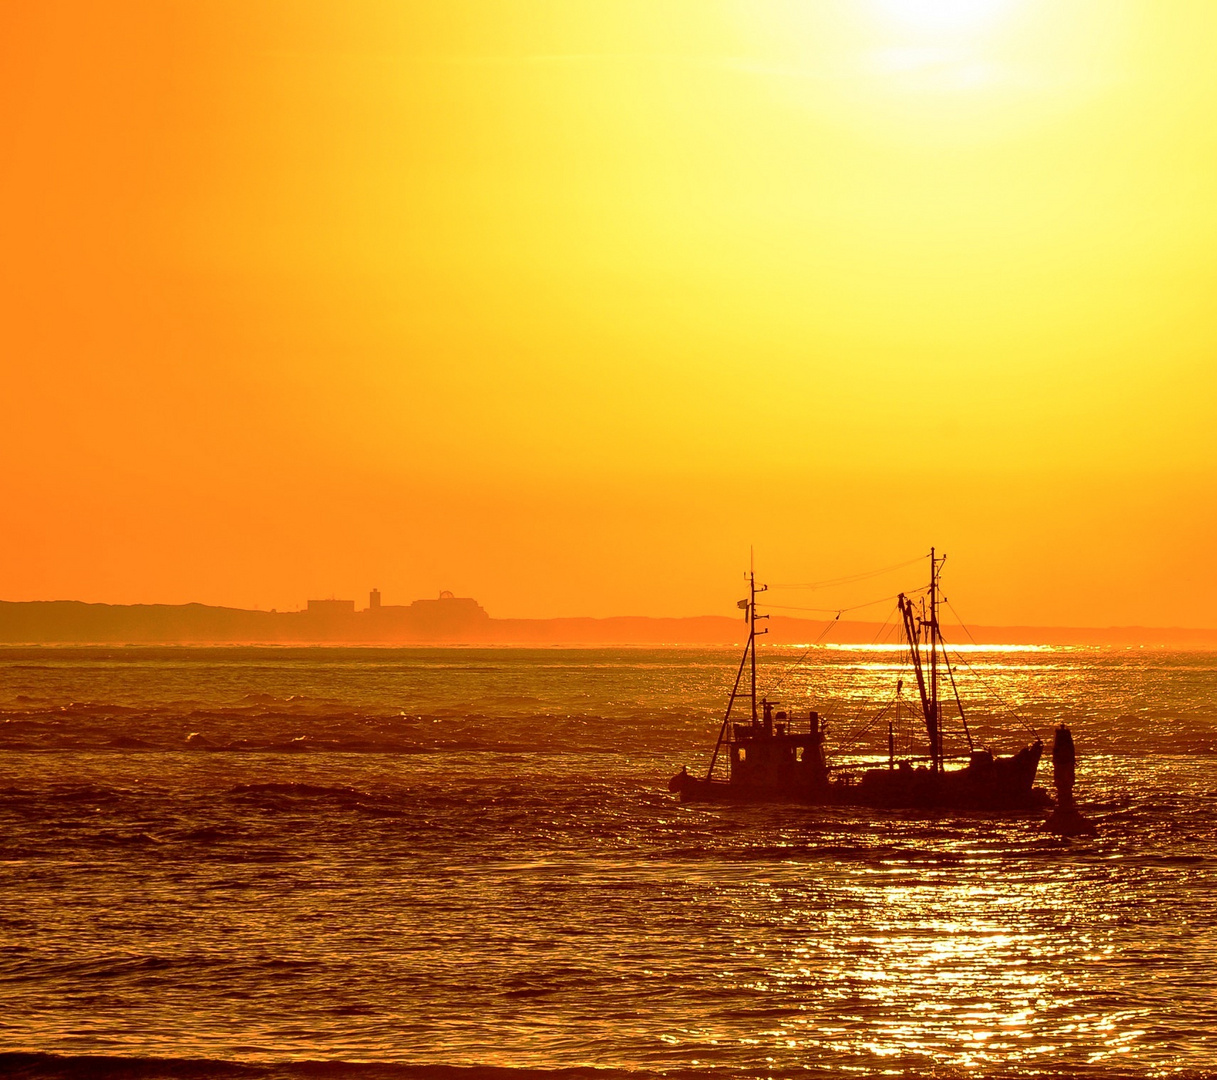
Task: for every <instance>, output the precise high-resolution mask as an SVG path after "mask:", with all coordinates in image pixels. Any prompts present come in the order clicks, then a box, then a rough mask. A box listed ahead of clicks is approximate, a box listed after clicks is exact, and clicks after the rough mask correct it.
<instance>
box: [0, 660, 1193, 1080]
mask: <svg viewBox="0 0 1217 1080" xmlns="http://www.w3.org/2000/svg"><path fill="white" fill-rule="evenodd" d="M762 652H763V654H764V653H766V650H762ZM798 655H799V652H798V650H785V649H775V650H768V651H767V654H766V655H763V656H762V684H763V686H764V687H772V686H773V685H774V684H775V683H777V682H779V681H780V682H781V683H782V689H781V694H780V696H781V698H782V700H783V702H785V703H787V704H788V705H790V706H791V708H792V709H793V710H796V711H798V710H805V709H808V708H818V709H820V710H821V711H822V712H823V713H825V714H826V715H827V717H828V721H829V743H830V748H833V747H835V746H839V745H842V744H847V743H850V744H853V745H854V746H855V747H856V748H857V749H858V750H860V751H863V752H871V753H879V752H881V751H882V750H883V748H884V746H885V742H886V731H885V730H884V729H881V728H880V727H879V726H878V725H874V724H870V717H871V716H872V715H873V713H874V711H875V709H876V708H878V707H879V706H881V705H882V704H884V703H885V702H886V701H887V700H889V699H890V697H891V694H892V692H893V690H894V685H893V684H894V679H895V674H894V662H895V657H894V656H892V655H885V654H880V653H876V652H874V651H866V650H848V649H841V650H816V651H814V652H813V654H812V655H811V656H810V658H809V659H808V660H807V662H806V663H804V664H802V665H800V666H797V667H796V666H795V664H794V660H795V659H796V658H797V656H798ZM966 659H967V663H968V666H970V667H971V668H972V669H973V674H975V675H977V676H978V677H979V679H980V681H981V698H982V699H983V700H978V701H976V702H975V704H974V706H973V708H972V711H971V714H970V720H971V722H972V723H973V724H974V730H975V729H979V730H980V731H981V732H982V733H983V734H984V737H985V739H986V741H988V742H989V744H990V745H991V746H993V748H994V749H997V750H1000V751H1003V752H1008V751H1009V750H1011V749H1013V748H1015V747H1016V746H1017V745H1021V744H1022V742H1023V741H1025V740H1026V739H1029V738H1030V737H1031V736H1030V734H1029V731H1028V728H1034V729H1037V730H1038V731H1039V732H1040V733H1041V734H1043V735H1044V736H1045V738H1047V737H1048V736H1049V734H1050V731H1051V729H1052V727H1053V726H1054V725H1055V723H1057V722H1058V721H1060V720H1064V721H1066V722H1068V723H1069V724H1070V726H1071V727H1072V729H1073V731H1074V734H1075V738H1076V740H1077V744H1078V749H1079V755H1080V760H1079V788H1078V797H1079V800H1080V802H1081V803H1082V805H1083V808H1084V809H1085V810H1086V812H1087V813H1088V814H1090V815H1091V817H1092V818H1093V819H1094V820H1095V821H1096V823H1097V824H1098V826H1099V829H1100V832H1099V835H1098V836H1097V837H1096V838H1094V839H1080V840H1069V841H1062V840H1058V839H1054V838H1052V837H1050V836H1048V835H1045V834H1044V833H1042V832H1041V831H1040V830H1039V820H1038V819H1035V818H1031V819H1026V818H1014V819H993V818H986V817H983V816H982V817H963V816H955V815H944V816H940V817H935V818H929V819H925V818H917V817H914V816H910V815H903V814H882V813H874V812H866V811H861V810H825V809H812V808H798V807H708V808H707V807H701V806H682V805H680V804H678V803H677V802H675V801H674V798H673V797H672V796H671V795H669V794H668V792H667V787H666V785H667V779H668V777H669V776H670V775H671V774H672V773H673V772H675V771H677V770H678V769H679V767H680V766H681V765H682V764H687V765H688V766H689V767H690V770H691V771H698V770H700V769H703V768H704V767H705V765H706V762H707V759H708V753H709V749H710V747H711V745H712V743H713V738H714V735H715V733H716V731H717V728H718V724H719V722H720V720H721V716H722V707H723V703H724V698H725V694H726V691H727V690H728V689H729V688H730V684H731V680H732V679H733V677H734V674H735V667H736V664H737V662H738V655H737V654H736V653H735V652H734V651H731V650H686V649H679V650H677V649H673V650H651V649H614V650H610V649H587V650H560V649H553V650H514V649H434V650H425V649H417V650H397V649H324V648H311V649H254V648H225V649H174V648H125V649H124V648H119V649H97V648H92V649H90V648H58V649H56V648H42V649H22V648H9V649H4V650H0V720H2V723H0V928H2V929H0V942H2V949H0V998H2V999H3V1001H4V1003H5V1007H4V1013H3V1017H2V1018H0V1025H2V1026H0V1048H3V1049H4V1050H6V1051H8V1052H9V1054H10V1056H8V1057H5V1058H0V1068H7V1069H10V1070H12V1069H18V1068H28V1069H32V1070H35V1071H38V1070H42V1071H44V1072H45V1071H56V1072H57V1074H62V1075H68V1076H86V1075H96V1074H97V1072H98V1070H99V1069H100V1068H102V1067H103V1066H105V1065H107V1064H108V1065H109V1066H111V1067H117V1065H118V1064H119V1062H120V1061H121V1062H129V1063H131V1064H132V1065H133V1067H134V1068H135V1070H136V1071H135V1072H134V1073H133V1075H153V1074H155V1075H158V1076H160V1075H166V1076H179V1075H187V1074H189V1075H199V1073H198V1070H197V1067H196V1066H192V1065H191V1064H190V1061H192V1060H194V1059H208V1060H209V1061H210V1062H211V1064H210V1065H208V1066H206V1069H205V1072H206V1074H207V1075H224V1074H226V1073H232V1074H234V1075H235V1074H236V1073H237V1071H239V1068H240V1067H243V1066H247V1067H248V1068H249V1069H250V1070H251V1071H249V1072H241V1073H240V1074H241V1075H252V1076H260V1075H288V1076H292V1075H297V1074H299V1075H303V1074H304V1072H303V1070H304V1066H302V1065H300V1064H298V1063H299V1062H301V1061H303V1060H316V1061H322V1062H327V1063H329V1064H327V1065H326V1066H324V1067H322V1068H321V1074H322V1075H327V1074H334V1073H338V1074H341V1073H344V1072H350V1071H352V1070H353V1069H354V1066H353V1065H352V1064H351V1063H356V1062H374V1063H377V1066H376V1069H377V1072H376V1075H380V1074H381V1073H383V1074H384V1075H389V1076H394V1075H401V1076H407V1077H408V1076H415V1075H422V1074H423V1073H425V1072H426V1070H427V1069H429V1068H432V1067H435V1066H439V1065H447V1066H457V1067H462V1068H466V1069H468V1070H470V1072H469V1075H471V1076H478V1075H482V1074H484V1072H485V1070H486V1069H488V1068H489V1067H499V1068H503V1069H507V1070H509V1073H508V1075H510V1074H511V1073H519V1074H521V1075H526V1074H530V1073H533V1072H536V1071H540V1070H545V1071H548V1070H568V1069H573V1068H580V1067H589V1066H595V1067H597V1068H599V1069H602V1070H607V1072H606V1073H605V1074H604V1075H608V1076H614V1075H633V1076H639V1075H655V1074H671V1075H680V1076H682V1077H685V1076H701V1075H714V1076H762V1075H764V1076H769V1075H773V1076H778V1075H791V1074H796V1073H798V1074H800V1075H806V1074H807V1073H810V1074H812V1075H816V1074H823V1075H838V1074H841V1073H845V1072H852V1073H860V1074H864V1075H866V1074H872V1073H879V1072H883V1073H887V1074H890V1075H898V1076H901V1075H902V1076H911V1077H921V1076H934V1077H954V1076H965V1075H967V1076H971V1075H982V1076H989V1075H995V1074H1000V1075H1003V1076H1032V1075H1042V1074H1044V1073H1061V1074H1064V1075H1083V1076H1086V1075H1095V1076H1098V1075H1110V1074H1111V1073H1113V1072H1117V1073H1120V1074H1124V1075H1134V1076H1162V1075H1179V1074H1182V1075H1196V1076H1199V1075H1212V1073H1211V1072H1208V1071H1207V1070H1211V1069H1212V1063H1213V1060H1214V1057H1215V1056H1217V1050H1215V1047H1214V1038H1213V1035H1212V1033H1213V1032H1214V1031H1215V1030H1217V965H1215V964H1214V963H1213V956H1214V955H1217V913H1215V912H1214V909H1213V904H1212V882H1213V868H1214V860H1215V859H1217V825H1215V824H1214V822H1213V819H1212V815H1211V806H1212V797H1213V788H1214V784H1213V762H1214V755H1215V753H1217V715H1215V714H1214V710H1215V706H1214V702H1215V701H1217V657H1215V656H1214V655H1213V654H1211V653H1169V652H1160V651H1148V650H1119V651H1115V650H1097V649H1052V650H1021V651H1002V650H979V651H973V652H970V653H967V654H966ZM997 698H1001V699H1002V700H1003V701H1004V702H1006V703H1007V704H1008V705H1010V706H1012V707H1013V708H1014V709H1015V710H1016V711H1017V713H1018V716H1019V717H1021V721H1025V725H1021V724H1020V721H1019V720H1017V719H1011V717H1010V715H1009V713H1007V712H1004V711H1002V710H998V709H997V708H996V707H995V706H994V701H995V700H996V699H997ZM804 715H805V714H804ZM986 718H989V719H986ZM999 719H1000V722H999ZM990 720H992V722H990ZM868 724H869V727H868ZM910 734H911V733H910ZM1050 780H1051V775H1050V767H1048V766H1045V768H1044V769H1042V770H1041V774H1040V782H1041V783H1042V784H1045V785H1046V784H1048V783H1049V782H1050ZM26 1055H44V1056H26ZM75 1055H97V1056H100V1058H101V1059H102V1060H101V1061H98V1060H96V1058H94V1059H91V1060H89V1061H81V1060H77V1059H75V1058H74V1056H75ZM293 1063H296V1064H293ZM342 1063H346V1064H342ZM141 1070H142V1071H141ZM192 1070H194V1071H192ZM310 1075H316V1073H310ZM500 1075H502V1074H500Z"/></svg>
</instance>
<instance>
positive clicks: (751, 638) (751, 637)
mask: <svg viewBox="0 0 1217 1080" xmlns="http://www.w3.org/2000/svg"><path fill="white" fill-rule="evenodd" d="M748 652H749V653H750V654H751V658H752V722H753V723H754V724H755V723H756V571H755V570H749V571H748Z"/></svg>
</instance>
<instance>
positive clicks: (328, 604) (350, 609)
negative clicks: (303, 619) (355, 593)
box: [308, 600, 355, 618]
mask: <svg viewBox="0 0 1217 1080" xmlns="http://www.w3.org/2000/svg"><path fill="white" fill-rule="evenodd" d="M308 613H309V614H310V615H321V616H323V617H327V618H328V617H332V616H334V615H354V614H355V601H354V600H310V601H309V602H308Z"/></svg>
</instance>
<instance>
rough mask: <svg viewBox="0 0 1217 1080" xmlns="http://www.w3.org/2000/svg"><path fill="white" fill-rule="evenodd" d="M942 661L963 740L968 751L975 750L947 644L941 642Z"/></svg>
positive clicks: (940, 639)
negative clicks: (953, 697)
mask: <svg viewBox="0 0 1217 1080" xmlns="http://www.w3.org/2000/svg"><path fill="white" fill-rule="evenodd" d="M938 640H939V641H942V633H941V632H939V635H938ZM942 659H943V660H944V661H945V663H946V665H947V675H949V676H950V678H951V693H952V694H954V695H955V704H956V706H957V707H958V708H959V719H960V720H961V721H962V723H963V734H964V738H965V739H967V740H968V749H969V750H975V749H976V747H975V746H974V745H973V743H972V732H971V731H969V730H968V718H967V716H966V715H965V714H964V711H963V699H962V698H961V697H960V696H959V687H958V686H956V685H955V669H954V668H953V667H951V657H950V654H949V653H948V652H947V643H946V642H945V641H943V642H942Z"/></svg>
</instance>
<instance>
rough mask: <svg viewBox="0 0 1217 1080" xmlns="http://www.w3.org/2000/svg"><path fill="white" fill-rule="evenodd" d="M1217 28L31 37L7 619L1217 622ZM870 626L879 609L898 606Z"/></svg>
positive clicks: (716, 7) (580, 21)
mask: <svg viewBox="0 0 1217 1080" xmlns="http://www.w3.org/2000/svg"><path fill="white" fill-rule="evenodd" d="M1213 55H1217V7H1214V6H1213V5H1211V4H1208V3H1205V2H1200V0H1194V2H1168V3H1160V2H1149V0H1107V2H1101V3H1100V2H1088V3H1082V2H1071V0H1055V2H1052V3H1048V2H1046V0H975V2H973V3H963V2H960V0H938V2H937V3H931V2H929V0H852V2H844V0H842V2H827V0H825V2H815V0H804V2H796V0H785V2H781V3H778V2H770V3H764V2H755V0H748V2H745V0H738V2H720V3H712V2H710V0H681V2H666V3H665V2H662V0H645V2H627V0H601V2H598V3H593V2H577V0H571V2H569V3H567V2H556V0H551V2H540V0H517V2H513V3H498V2H491V0H486V2H483V3H467V2H459V0H453V2H445V3H431V4H411V3H405V2H400V0H379V2H373V0H367V2H362V3H360V2H344V3H320V2H316V0H313V2H308V0H293V2H290V3H289V2H286V0H284V2H281V3H252V4H251V3H248V2H235V0H233V2H225V3H221V2H216V0H192V2H190V3H185V2H182V3H168V2H165V0H155V2H153V0H143V2H132V3H116V4H113V5H96V4H66V3H65V4H56V3H51V2H46V0H39V2H31V3H12V4H7V5H5V6H4V8H3V9H2V11H0V81H2V84H3V85H2V86H0V135H2V137H3V145H4V146H5V147H6V150H5V154H4V161H3V163H2V164H0V245H2V247H3V250H4V251H5V252H6V257H5V259H4V260H3V263H2V265H3V270H2V271H0V273H2V274H3V280H2V282H0V285H2V299H0V305H2V310H0V336H2V339H0V355H3V357H4V360H3V363H4V368H5V383H6V387H7V391H8V392H7V394H6V400H7V405H8V408H7V409H6V413H7V416H6V424H5V429H6V430H5V449H6V453H5V462H6V464H5V470H4V471H5V480H4V489H5V497H4V499H3V504H2V509H0V598H4V599H13V600H21V599H50V598H76V599H84V600H104V601H112V602H152V601H162V602H171V603H173V602H185V601H190V600H198V601H202V602H207V603H226V604H233V605H239V606H254V605H258V606H262V607H272V606H274V607H278V608H280V609H283V608H292V607H295V606H297V605H301V604H303V602H304V601H305V600H306V599H308V598H309V597H310V596H329V595H339V596H354V597H359V598H362V597H363V596H364V595H365V593H366V591H367V589H368V588H369V587H370V586H373V585H376V586H379V587H380V588H381V590H382V592H383V593H384V596H385V601H386V603H392V602H409V601H410V600H411V599H414V598H415V597H418V596H425V595H431V594H434V593H435V592H437V591H438V590H439V589H441V588H449V589H453V590H454V591H456V592H458V593H459V594H465V595H473V596H475V597H477V598H478V599H479V600H481V601H482V603H483V604H484V606H485V607H486V608H487V609H488V610H489V611H490V612H491V613H492V614H493V615H499V616H544V615H567V614H590V615H609V614H627V613H639V614H641V613H652V614H669V615H684V614H700V613H708V612H715V611H719V610H729V609H730V607H731V605H732V603H733V601H734V599H736V595H735V594H736V592H737V591H738V584H739V575H740V573H741V572H742V571H743V570H744V569H745V568H746V565H747V560H748V551H749V546H750V545H755V547H756V552H757V566H758V570H759V572H760V573H761V576H762V577H765V576H770V577H772V578H774V579H776V580H796V581H808V580H819V579H824V578H829V577H833V576H837V575H841V574H847V573H850V572H853V571H860V570H867V569H870V568H872V567H875V566H885V565H890V564H893V563H896V562H901V561H904V560H905V559H907V558H911V557H914V556H916V555H919V554H923V553H924V552H925V551H927V550H928V548H929V546H930V545H931V544H936V545H937V546H938V548H939V549H940V550H946V551H947V552H948V554H949V555H950V556H951V564H950V571H949V572H950V574H951V575H952V577H951V581H950V584H951V588H952V592H953V595H952V600H953V602H954V604H955V606H956V608H957V609H958V610H959V612H960V613H961V614H962V615H964V616H965V617H967V618H970V619H971V620H972V621H975V622H990V623H994V622H998V623H1000V622H1006V623H1012V622H1032V623H1049V624H1082V625H1107V624H1112V623H1143V624H1150V625H1194V626H1213V625H1217V572H1215V571H1214V569H1213V565H1212V553H1213V549H1214V546H1215V545H1214V537H1217V511H1215V510H1214V506H1215V505H1217V436H1215V435H1214V428H1213V416H1214V412H1215V411H1217V410H1215V406H1217V374H1215V373H1214V363H1213V360H1214V356H1215V353H1217V349H1215V346H1217V310H1215V309H1217V305H1215V304H1214V301H1213V297H1214V294H1215V288H1214V287H1215V285H1217V136H1214V134H1213V133H1214V132H1215V131H1217V65H1214V64H1213V62H1212V57H1213ZM863 599H869V597H863Z"/></svg>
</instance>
